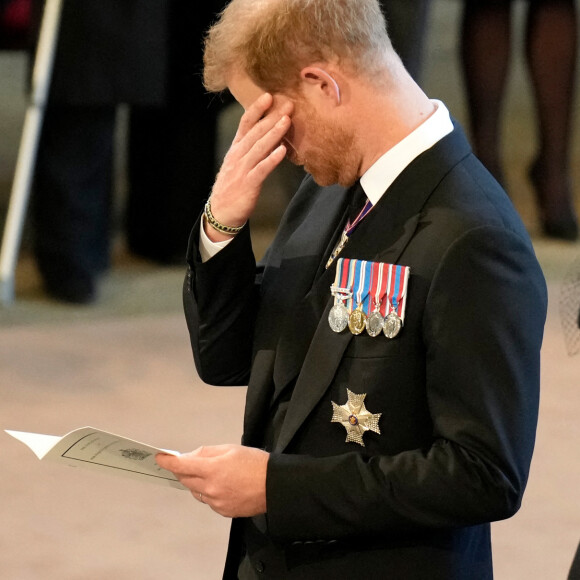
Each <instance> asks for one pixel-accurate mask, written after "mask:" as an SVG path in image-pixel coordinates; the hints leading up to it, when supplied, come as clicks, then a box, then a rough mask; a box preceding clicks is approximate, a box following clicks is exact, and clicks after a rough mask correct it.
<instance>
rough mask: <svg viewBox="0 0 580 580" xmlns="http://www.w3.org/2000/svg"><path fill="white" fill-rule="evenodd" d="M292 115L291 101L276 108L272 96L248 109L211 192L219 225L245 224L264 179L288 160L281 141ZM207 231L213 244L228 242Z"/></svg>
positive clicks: (211, 231) (221, 235)
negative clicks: (222, 241)
mask: <svg viewBox="0 0 580 580" xmlns="http://www.w3.org/2000/svg"><path fill="white" fill-rule="evenodd" d="M292 111H293V103H292V102H291V101H285V102H283V103H281V104H280V105H279V106H274V98H273V97H272V95H270V94H269V93H264V94H262V95H261V96H260V97H259V98H258V99H256V101H255V102H254V103H252V104H251V105H250V106H249V107H248V109H247V110H246V112H245V113H244V115H243V116H242V118H241V120H240V124H239V127H238V130H237V133H236V136H235V138H234V140H233V142H232V145H231V147H230V150H229V151H228V153H227V155H226V156H225V159H224V161H223V164H222V167H221V169H220V171H219V173H218V176H217V178H216V181H215V184H214V187H213V189H212V194H211V211H212V214H213V216H214V217H215V219H216V220H217V221H218V222H220V223H222V224H225V225H228V226H234V227H235V226H241V225H243V224H244V223H246V221H247V220H248V218H249V217H250V215H251V214H252V212H253V211H254V208H255V207H256V204H257V202H258V198H259V196H260V192H261V190H262V185H263V183H264V181H265V179H266V178H267V177H268V175H270V174H271V173H272V171H274V169H275V168H276V167H277V166H278V165H279V164H280V163H281V161H282V160H283V159H284V157H285V156H286V146H285V145H284V144H282V139H283V137H284V135H285V134H286V133H287V131H288V129H289V128H290V126H291V120H290V115H291V114H292ZM205 231H206V233H207V235H208V237H209V238H210V239H211V240H212V241H216V242H217V241H220V240H224V239H227V238H228V236H227V235H224V234H221V233H220V232H217V231H215V230H214V229H213V228H212V227H210V226H209V225H208V224H207V223H206V224H205Z"/></svg>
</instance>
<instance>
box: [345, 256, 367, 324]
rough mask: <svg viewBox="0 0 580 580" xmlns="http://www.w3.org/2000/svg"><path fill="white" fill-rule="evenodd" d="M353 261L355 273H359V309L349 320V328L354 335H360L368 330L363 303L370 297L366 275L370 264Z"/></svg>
mask: <svg viewBox="0 0 580 580" xmlns="http://www.w3.org/2000/svg"><path fill="white" fill-rule="evenodd" d="M353 261H354V262H355V271H356V272H357V273H358V277H357V278H358V287H357V291H356V303H357V307H356V308H355V309H354V310H353V311H352V312H351V314H350V316H349V318H348V328H349V329H350V331H351V332H352V333H353V334H354V335H358V334H361V333H362V332H363V331H364V329H365V328H366V324H365V322H366V320H367V315H366V313H365V312H364V310H363V306H364V304H363V303H364V301H365V299H366V297H367V295H368V288H369V286H368V282H367V275H366V274H367V263H368V262H366V261H365V260H362V261H359V260H356V261H355V260H353ZM355 277H356V276H355ZM369 281H370V280H369Z"/></svg>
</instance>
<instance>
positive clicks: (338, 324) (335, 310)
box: [328, 302, 349, 332]
mask: <svg viewBox="0 0 580 580" xmlns="http://www.w3.org/2000/svg"><path fill="white" fill-rule="evenodd" d="M348 317H349V313H348V310H347V308H346V306H345V305H344V304H342V302H341V303H340V304H335V305H334V306H333V307H332V308H331V309H330V312H329V314H328V324H330V328H332V330H333V331H334V332H342V331H343V330H344V329H345V328H346V327H347V326H348Z"/></svg>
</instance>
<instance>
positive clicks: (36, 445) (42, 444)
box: [6, 429, 60, 459]
mask: <svg viewBox="0 0 580 580" xmlns="http://www.w3.org/2000/svg"><path fill="white" fill-rule="evenodd" d="M6 433H8V435H12V437H15V438H16V439H18V440H19V441H22V443H24V444H25V445H28V447H30V449H32V451H34V453H35V454H36V457H38V459H42V458H43V457H44V456H45V455H46V454H47V453H48V452H49V451H50V449H51V448H52V447H53V446H54V445H55V444H56V443H58V442H59V441H60V437H57V436H56V435H42V434H40V433H26V432H25V431H8V429H6Z"/></svg>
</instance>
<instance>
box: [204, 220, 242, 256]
mask: <svg viewBox="0 0 580 580" xmlns="http://www.w3.org/2000/svg"><path fill="white" fill-rule="evenodd" d="M204 224H205V221H204V220H203V218H202V220H201V224H200V228H199V254H200V256H201V261H202V263H203V262H207V261H208V260H209V259H210V258H213V257H214V256H215V255H216V254H217V253H218V252H219V251H221V250H223V249H224V248H225V247H226V246H227V245H228V244H229V243H230V242H231V241H232V240H233V239H234V238H233V236H232V238H231V239H230V240H224V241H223V242H212V241H211V240H210V239H209V238H208V236H207V234H206V233H205V228H204Z"/></svg>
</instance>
